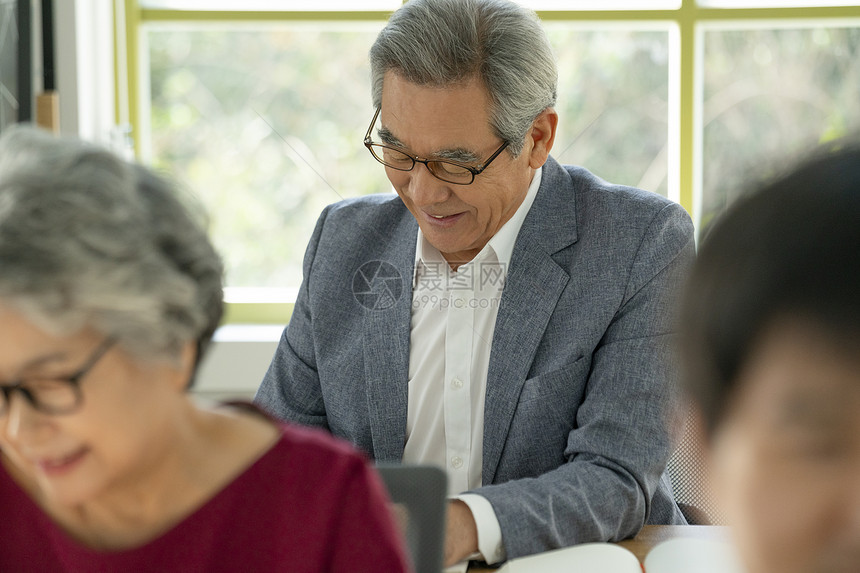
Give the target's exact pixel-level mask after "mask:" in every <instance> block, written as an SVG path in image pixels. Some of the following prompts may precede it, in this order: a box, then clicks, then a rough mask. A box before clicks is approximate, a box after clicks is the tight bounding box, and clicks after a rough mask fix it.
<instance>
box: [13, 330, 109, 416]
mask: <svg viewBox="0 0 860 573" xmlns="http://www.w3.org/2000/svg"><path fill="white" fill-rule="evenodd" d="M114 342H115V340H114V339H113V338H108V339H106V340H105V341H104V342H102V343H101V344H100V345H99V346H98V348H96V349H95V351H94V352H93V353H92V355H91V356H90V358H89V359H88V360H87V361H86V362H85V363H84V365H83V366H81V367H80V368H79V369H78V371H77V372H75V373H74V374H72V375H70V376H32V377H27V378H22V379H20V380H16V381H14V382H12V383H11V384H0V416H3V415H5V414H6V413H7V412H8V411H9V401H10V400H11V399H12V394H13V393H14V392H18V393H19V394H20V395H21V396H23V397H24V398H26V399H27V401H28V402H29V403H30V405H31V406H33V408H34V409H35V410H38V411H39V412H43V413H45V414H52V415H56V414H71V413H72V412H74V411H75V410H77V409H78V408H80V406H81V404H82V403H83V395H82V394H81V387H80V385H81V380H82V379H83V377H84V376H86V375H87V373H88V372H89V371H90V370H91V369H92V368H93V366H95V365H96V363H97V362H98V361H99V359H100V358H101V357H102V356H104V355H105V353H106V352H107V351H108V350H109V349H110V347H111V346H113V344H114Z"/></svg>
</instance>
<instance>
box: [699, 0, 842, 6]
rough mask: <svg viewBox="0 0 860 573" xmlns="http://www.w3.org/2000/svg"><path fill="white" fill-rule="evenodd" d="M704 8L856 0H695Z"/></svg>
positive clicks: (821, 3)
mask: <svg viewBox="0 0 860 573" xmlns="http://www.w3.org/2000/svg"><path fill="white" fill-rule="evenodd" d="M696 4H698V5H699V6H704V7H706V8H813V7H821V6H855V5H856V4H857V2H856V0H696Z"/></svg>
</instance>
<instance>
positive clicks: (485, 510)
mask: <svg viewBox="0 0 860 573" xmlns="http://www.w3.org/2000/svg"><path fill="white" fill-rule="evenodd" d="M454 499H459V500H460V501H462V502H463V503H465V504H466V505H467V506H469V511H471V512H472V517H473V518H474V519H475V526H476V528H477V530H478V551H480V553H481V556H482V557H483V558H484V561H486V562H487V563H488V564H490V565H493V564H496V563H501V562H502V561H504V560H505V547H504V545H502V528H501V526H500V525H499V519H498V518H497V517H496V511H495V510H494V509H493V506H492V505H491V504H490V502H489V501H488V500H487V498H485V497H483V496H480V495H478V494H475V493H465V494H463V495H457V496H454Z"/></svg>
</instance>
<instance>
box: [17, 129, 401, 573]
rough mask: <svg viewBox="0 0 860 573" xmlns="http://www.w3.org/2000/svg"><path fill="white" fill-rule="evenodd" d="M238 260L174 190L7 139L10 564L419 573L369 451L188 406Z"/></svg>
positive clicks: (78, 153) (94, 154)
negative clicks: (230, 262) (230, 268)
mask: <svg viewBox="0 0 860 573" xmlns="http://www.w3.org/2000/svg"><path fill="white" fill-rule="evenodd" d="M221 310H222V292H221V263H220V261H219V258H218V256H217V255H216V253H215V252H214V250H213V249H212V246H211V245H210V243H209V241H208V240H207V237H206V235H205V233H204V231H203V229H202V228H201V225H200V224H198V222H197V221H196V220H195V219H194V218H193V217H192V216H191V214H190V212H189V210H188V209H187V208H186V207H185V206H184V203H183V202H182V201H180V198H179V197H178V196H177V191H176V189H174V187H173V186H172V185H171V184H169V183H168V182H167V181H165V180H164V179H162V178H161V177H159V176H156V175H155V174H153V173H152V172H150V171H148V170H146V169H144V168H142V167H139V166H136V165H132V164H128V163H126V162H124V161H121V160H119V159H118V158H116V157H114V156H112V155H111V154H109V153H107V152H105V151H101V150H99V149H96V148H93V147H90V146H88V145H85V144H82V143H80V142H77V141H72V140H62V139H54V138H52V137H50V136H48V135H46V134H42V133H39V132H35V131H32V130H26V129H16V130H13V131H11V132H10V133H7V134H6V135H4V136H3V137H2V138H0V390H2V392H0V448H2V467H0V507H2V513H0V571H144V570H145V571H254V572H258V571H291V572H296V571H307V572H314V573H317V572H320V571H374V572H379V571H386V572H392V571H395V572H396V571H401V570H404V569H405V565H404V563H405V554H404V552H403V550H402V549H401V544H400V538H399V534H398V533H397V531H396V529H395V526H394V524H393V522H392V520H391V515H390V513H389V510H388V507H387V505H386V497H385V494H384V491H383V489H382V486H381V483H380V482H379V481H378V479H377V477H375V473H374V472H373V470H372V469H370V468H369V467H368V465H367V464H366V462H365V461H364V459H363V458H361V457H360V456H359V455H358V454H356V453H354V452H353V451H352V449H351V448H350V447H349V446H347V445H345V444H343V443H339V442H335V441H333V439H332V438H330V437H327V436H324V435H322V434H320V433H317V432H314V431H309V430H304V429H299V428H295V427H287V426H284V425H280V424H277V423H275V422H273V421H272V420H270V419H269V418H267V417H266V416H265V415H263V414H262V413H261V412H259V411H257V410H255V409H254V408H253V407H251V406H248V405H233V406H227V405H225V406H218V407H212V408H208V407H201V406H198V405H197V404H195V402H194V401H193V400H192V399H191V397H190V396H189V395H188V393H187V389H188V387H189V385H190V383H191V381H192V379H193V376H194V372H195V368H196V367H197V365H198V363H199V362H200V359H201V357H202V355H203V353H204V352H205V350H206V348H207V346H208V344H209V340H210V337H211V336H212V333H213V331H214V330H215V327H216V325H217V324H218V321H219V319H220V317H221Z"/></svg>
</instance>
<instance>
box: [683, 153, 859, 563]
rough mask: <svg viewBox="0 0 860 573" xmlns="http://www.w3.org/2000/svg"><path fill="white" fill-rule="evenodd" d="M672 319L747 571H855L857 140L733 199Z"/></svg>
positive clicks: (717, 483)
mask: <svg viewBox="0 0 860 573" xmlns="http://www.w3.org/2000/svg"><path fill="white" fill-rule="evenodd" d="M682 315H683V337H682V340H683V344H684V346H685V348H684V350H685V352H684V359H685V363H686V374H685V380H686V383H687V386H688V389H689V390H690V392H691V393H692V396H693V397H694V398H695V400H696V402H697V404H698V406H699V410H700V411H701V412H702V414H703V419H704V420H705V425H706V428H705V434H706V436H707V442H708V444H707V445H708V449H709V452H710V459H711V462H712V464H711V465H712V468H713V481H714V485H715V486H716V489H717V493H718V494H719V496H718V497H719V498H720V501H722V503H723V510H724V511H725V513H726V516H727V517H728V521H729V523H730V524H731V525H732V526H733V532H734V536H735V538H736V541H737V546H738V549H739V551H740V556H741V558H742V559H743V561H744V562H745V564H746V566H747V570H748V571H749V572H750V573H773V572H775V571H778V572H780V573H800V572H803V573H825V572H827V573H835V572H845V573H847V572H855V571H858V570H860V569H859V568H860V147H858V146H856V145H855V146H853V147H852V146H850V145H844V146H843V148H842V150H841V151H839V152H836V153H827V154H825V155H822V156H820V157H818V158H816V159H814V160H812V161H811V162H809V163H807V164H805V165H803V166H802V167H800V168H799V169H797V170H796V171H794V172H793V173H790V174H789V175H787V176H785V177H783V178H781V179H779V180H777V181H775V182H773V183H771V184H770V185H768V186H767V187H765V188H763V189H761V190H760V191H759V192H757V193H755V194H752V195H750V196H748V197H747V198H745V199H743V200H741V201H739V202H738V203H737V204H735V205H734V207H733V208H732V209H730V210H729V212H728V213H727V214H726V216H725V217H724V218H723V219H722V220H720V221H719V222H718V223H716V224H715V226H714V228H713V229H712V232H711V233H710V234H709V235H708V237H707V238H706V239H705V240H704V242H703V245H702V247H701V249H700V251H699V259H698V261H697V263H696V265H695V267H694V269H693V273H692V275H691V279H690V284H689V287H688V293H687V296H686V303H685V305H684V308H683V312H682Z"/></svg>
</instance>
